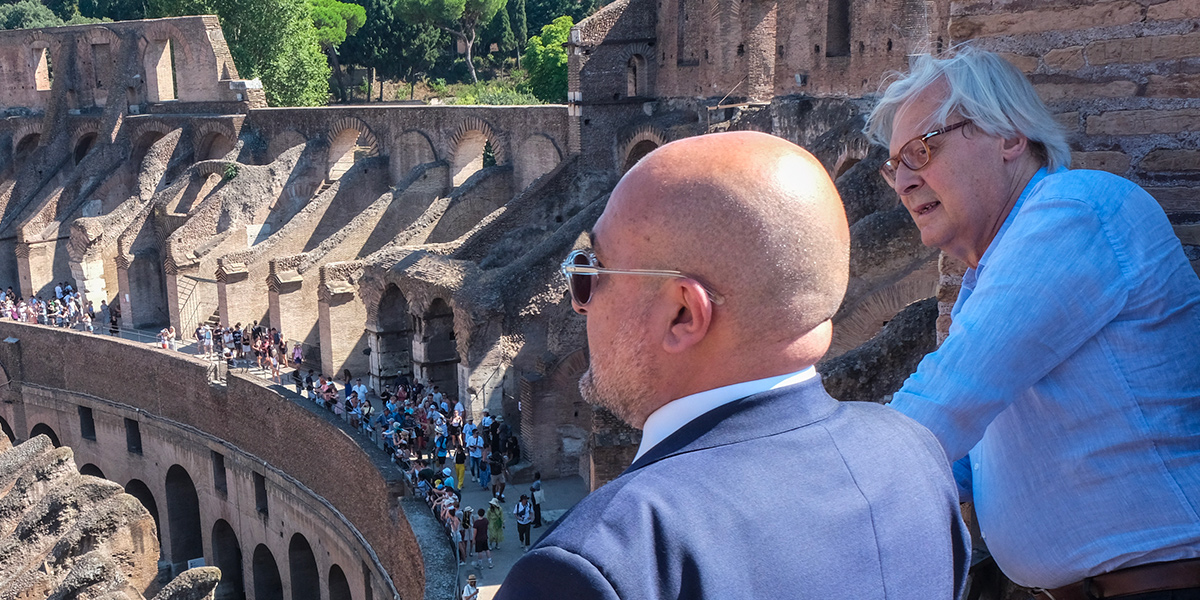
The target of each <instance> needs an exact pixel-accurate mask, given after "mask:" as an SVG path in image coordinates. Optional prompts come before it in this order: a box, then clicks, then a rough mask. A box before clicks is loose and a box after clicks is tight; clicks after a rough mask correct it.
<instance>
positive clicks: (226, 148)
mask: <svg viewBox="0 0 1200 600" xmlns="http://www.w3.org/2000/svg"><path fill="white" fill-rule="evenodd" d="M234 145H235V143H234V141H233V140H231V139H229V136H227V135H225V134H223V133H220V132H216V131H214V132H212V133H209V134H208V135H206V136H204V139H202V140H200V146H199V147H198V148H197V149H196V158H197V160H213V159H217V158H223V157H224V156H225V155H226V154H229V153H230V152H232V151H233V147H234Z"/></svg>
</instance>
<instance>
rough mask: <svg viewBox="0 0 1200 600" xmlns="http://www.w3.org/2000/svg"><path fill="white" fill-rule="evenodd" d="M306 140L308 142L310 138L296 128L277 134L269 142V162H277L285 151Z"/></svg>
mask: <svg viewBox="0 0 1200 600" xmlns="http://www.w3.org/2000/svg"><path fill="white" fill-rule="evenodd" d="M306 142H308V138H307V137H306V136H305V135H304V134H303V133H300V132H299V131H296V130H295V129H288V130H286V131H282V132H280V133H277V134H275V136H273V137H272V138H271V141H270V142H267V162H268V163H272V162H275V161H276V160H278V159H279V156H280V155H282V154H283V153H284V152H287V151H288V150H291V149H292V148H295V147H296V146H299V145H302V144H304V143H306Z"/></svg>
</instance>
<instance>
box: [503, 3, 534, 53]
mask: <svg viewBox="0 0 1200 600" xmlns="http://www.w3.org/2000/svg"><path fill="white" fill-rule="evenodd" d="M508 22H509V25H510V27H511V28H512V32H513V40H514V41H515V42H517V47H518V48H524V47H525V44H528V43H529V23H528V19H526V16H525V0H509V2H508Z"/></svg>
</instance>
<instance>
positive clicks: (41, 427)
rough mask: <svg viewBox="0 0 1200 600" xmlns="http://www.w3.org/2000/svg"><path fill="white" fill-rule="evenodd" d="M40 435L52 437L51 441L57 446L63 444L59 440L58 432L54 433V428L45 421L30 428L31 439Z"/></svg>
mask: <svg viewBox="0 0 1200 600" xmlns="http://www.w3.org/2000/svg"><path fill="white" fill-rule="evenodd" d="M39 435H44V436H46V437H48V438H50V443H51V444H54V447H55V448H57V447H59V446H61V445H62V444H61V443H59V441H58V434H56V433H54V430H53V429H51V428H50V426H49V425H47V424H45V423H38V424H37V425H34V426H33V429H30V430H29V439H33V438H35V437H37V436H39Z"/></svg>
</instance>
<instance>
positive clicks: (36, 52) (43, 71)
mask: <svg viewBox="0 0 1200 600" xmlns="http://www.w3.org/2000/svg"><path fill="white" fill-rule="evenodd" d="M25 47H27V48H29V55H28V56H29V64H30V66H31V67H33V83H34V88H35V89H36V90H37V91H40V92H41V91H49V90H50V87H51V85H52V83H53V81H52V79H53V71H54V64H55V63H57V62H59V59H60V54H61V53H60V52H59V51H60V49H61V47H62V43H61V42H59V41H58V39H57V38H55V37H53V36H49V35H46V34H45V33H44V32H42V31H37V30H34V31H31V32H29V34H28V35H26V36H25Z"/></svg>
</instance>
